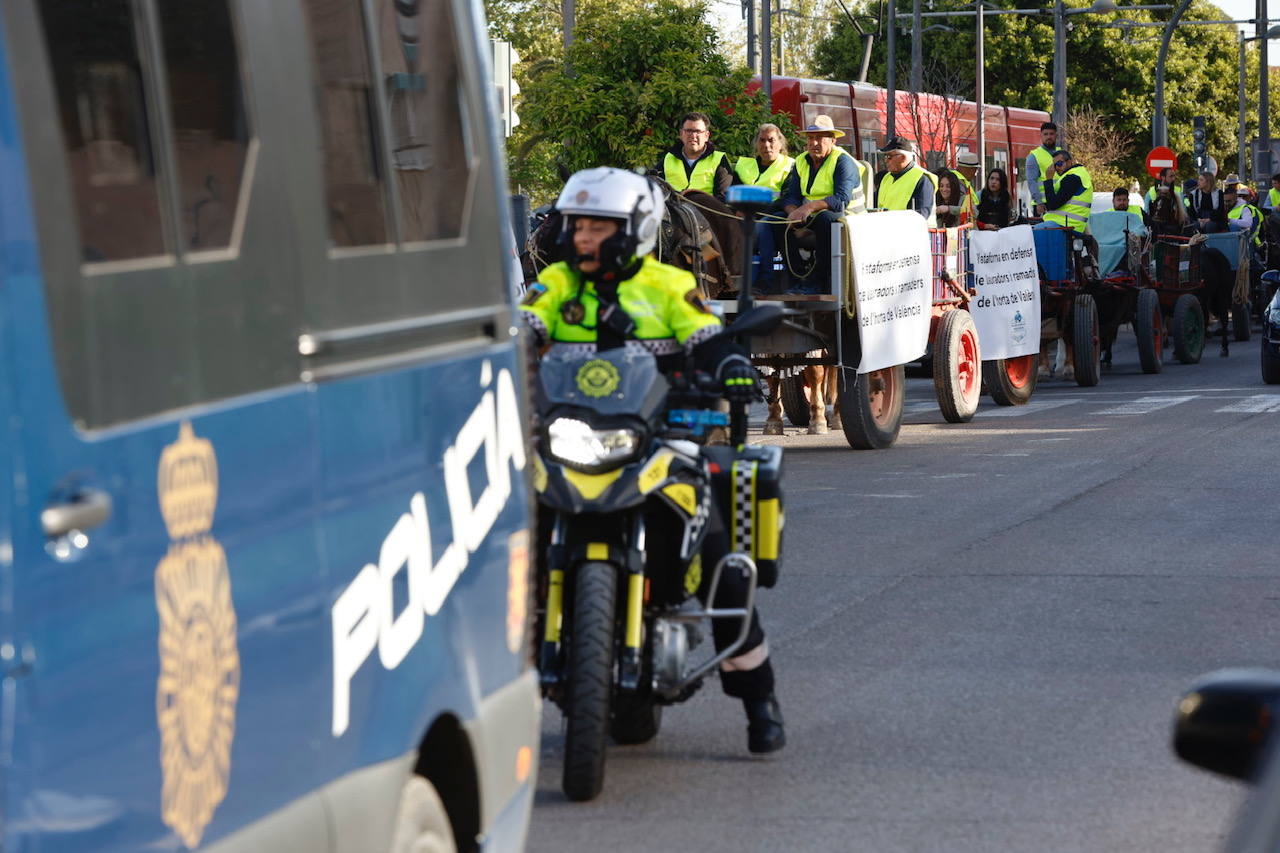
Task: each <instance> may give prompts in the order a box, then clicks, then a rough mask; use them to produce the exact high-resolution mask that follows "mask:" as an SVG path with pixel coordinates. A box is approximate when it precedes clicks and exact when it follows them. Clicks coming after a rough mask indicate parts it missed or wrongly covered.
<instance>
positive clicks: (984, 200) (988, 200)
mask: <svg viewBox="0 0 1280 853" xmlns="http://www.w3.org/2000/svg"><path fill="white" fill-rule="evenodd" d="M1012 221H1013V198H1012V197H1011V196H1010V195H1009V176H1008V175H1006V174H1005V172H1004V169H992V170H991V171H990V172H988V173H987V184H986V186H984V187H983V188H982V192H981V193H979V194H978V227H979V228H981V229H983V230H984V231H995V230H996V229H997V228H1003V227H1004V226H1006V225H1008V224H1009V223H1010V222H1012Z"/></svg>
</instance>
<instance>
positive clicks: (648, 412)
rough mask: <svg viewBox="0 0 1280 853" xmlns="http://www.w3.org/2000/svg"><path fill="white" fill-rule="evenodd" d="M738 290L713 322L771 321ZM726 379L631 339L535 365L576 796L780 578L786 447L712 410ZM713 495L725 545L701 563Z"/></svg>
mask: <svg viewBox="0 0 1280 853" xmlns="http://www.w3.org/2000/svg"><path fill="white" fill-rule="evenodd" d="M735 189H736V188H735ZM749 248H750V247H748V249H749ZM744 299H746V300H747V304H746V305H744V306H743V308H744V310H743V311H742V313H740V314H739V316H738V318H737V319H736V320H735V321H734V323H733V324H732V325H731V326H729V327H727V328H724V329H722V330H721V331H720V332H719V333H718V334H721V335H729V336H734V337H737V338H739V339H742V338H746V337H747V336H751V335H760V334H767V333H768V332H770V331H772V330H773V329H774V328H776V327H777V326H778V324H779V323H780V322H781V320H782V317H783V315H784V313H785V312H784V311H783V309H782V308H781V307H780V306H777V305H772V304H770V305H761V306H758V307H754V308H752V307H751V306H750V301H749V300H750V294H744ZM722 390H723V389H722V388H721V387H720V383H719V382H718V381H716V380H714V379H713V378H712V377H710V376H709V375H707V374H705V373H701V372H699V371H697V370H695V369H694V367H693V364H692V359H691V358H690V359H688V360H687V361H686V367H685V369H683V370H679V371H670V372H669V374H668V375H664V374H663V373H662V372H660V371H659V369H658V363H657V361H656V359H655V357H654V356H653V354H651V353H649V352H647V351H644V350H642V349H639V348H630V347H618V348H614V349H604V350H599V351H597V352H596V353H593V354H589V355H582V354H573V353H568V354H563V355H561V354H557V353H556V352H555V350H554V349H553V350H552V351H550V352H548V353H547V354H546V355H544V356H543V358H542V360H541V362H540V364H539V367H538V376H537V380H536V384H535V391H534V393H535V404H536V411H537V415H538V420H539V427H538V429H537V431H536V435H535V448H536V449H535V453H534V454H533V456H532V461H533V474H534V488H535V490H536V492H537V500H538V502H539V503H540V505H541V507H540V514H541V515H542V516H543V523H542V525H541V526H542V528H543V529H544V531H546V529H547V528H548V527H549V534H547V535H548V538H547V539H546V541H544V542H540V543H539V547H540V550H541V555H540V556H541V557H542V562H541V565H540V571H539V578H538V590H537V595H538V605H539V606H538V608H537V611H538V621H537V626H536V630H537V632H538V633H537V639H538V643H537V649H538V651H537V663H538V669H539V673H540V678H541V683H542V690H543V694H544V695H545V696H546V697H547V698H549V699H551V701H553V702H554V703H555V704H556V705H558V706H559V707H560V709H561V710H562V712H563V713H564V717H565V730H564V731H565V745H564V750H565V756H564V772H563V778H562V788H563V790H564V792H565V794H566V795H567V796H568V797H569V799H571V800H577V801H585V800H590V799H592V798H594V797H595V796H596V795H598V794H599V793H600V791H601V789H602V787H603V784H604V764H605V748H606V742H607V739H608V737H609V736H612V738H613V739H614V740H615V741H616V742H618V743H620V744H639V743H645V742H647V741H649V740H651V739H653V738H654V737H656V736H657V734H658V731H659V728H660V726H661V722H662V709H663V707H664V706H666V705H671V704H674V703H677V702H683V701H685V700H687V699H689V698H690V697H691V696H692V695H693V694H694V693H695V692H696V691H697V689H698V688H699V687H700V686H701V684H702V682H703V680H704V679H705V678H706V677H707V676H708V675H711V674H713V673H714V672H715V670H716V669H717V667H718V666H719V665H720V664H721V663H722V662H723V661H726V660H728V659H730V658H732V657H734V656H735V654H736V653H737V652H738V650H739V649H740V648H741V647H742V645H743V643H744V642H745V641H746V640H747V636H748V632H749V628H750V623H751V614H752V612H753V608H754V603H755V594H756V590H757V587H758V586H772V585H773V581H774V580H775V579H776V575H777V566H778V557H779V551H780V547H781V533H782V525H783V513H782V500H781V494H780V489H779V479H780V473H781V463H782V449H781V448H779V447H749V446H747V445H746V425H747V404H746V403H731V404H730V407H729V408H730V411H729V412H728V413H725V412H723V411H721V410H720V405H719V404H720V401H721V399H722V393H721V392H722ZM717 427H720V428H724V427H728V430H729V434H730V439H731V440H730V445H729V446H709V445H706V444H705V441H706V438H707V436H708V434H709V433H710V432H711V430H713V429H715V428H717ZM712 501H718V506H719V507H721V511H720V513H719V518H721V519H723V520H724V524H725V525H726V526H727V527H728V528H729V529H728V531H727V532H728V534H729V537H728V538H729V542H730V547H729V551H728V553H726V554H725V556H724V557H723V558H721V559H720V560H719V561H718V562H717V563H716V564H715V565H714V566H704V565H703V564H702V549H703V544H704V541H705V540H706V537H707V533H708V528H709V524H710V523H711V522H712V519H713V509H712ZM731 572H732V573H738V574H739V577H740V578H743V579H745V580H746V590H747V592H746V596H745V600H744V601H743V602H742V604H741V606H739V607H716V606H714V602H716V601H717V591H718V590H719V588H720V585H721V583H722V581H723V580H724V579H725V578H726V577H728V576H729V573H731ZM708 573H709V577H704V575H707V574H708ZM700 591H701V593H702V594H701V595H698V593H699V592H700ZM704 602H705V603H704ZM720 620H730V624H735V625H737V626H740V627H739V628H738V630H737V634H736V636H735V639H734V641H733V642H732V643H731V644H729V645H727V646H726V647H725V648H723V649H721V650H720V651H719V652H711V651H703V652H698V646H699V645H700V643H701V642H702V641H703V640H704V637H705V634H706V633H707V632H708V631H709V629H710V625H711V624H712V623H714V622H717V621H720Z"/></svg>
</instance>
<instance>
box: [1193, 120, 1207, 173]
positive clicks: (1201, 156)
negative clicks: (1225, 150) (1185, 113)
mask: <svg viewBox="0 0 1280 853" xmlns="http://www.w3.org/2000/svg"><path fill="white" fill-rule="evenodd" d="M1206 143H1207V137H1206V134H1205V129H1204V116H1196V117H1195V118H1193V119H1191V153H1192V154H1194V155H1195V156H1196V171H1197V172H1199V171H1201V170H1203V169H1204V165H1205V155H1206V154H1208V151H1209V148H1208V145H1207V144H1206Z"/></svg>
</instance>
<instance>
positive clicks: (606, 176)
mask: <svg viewBox="0 0 1280 853" xmlns="http://www.w3.org/2000/svg"><path fill="white" fill-rule="evenodd" d="M662 208H663V201H662V191H661V190H659V189H658V187H657V185H656V184H654V183H653V182H652V181H650V180H649V179H648V178H645V177H642V176H640V175H637V174H635V173H634V172H628V171H626V170H625V169H614V168H612V167H609V166H601V167H599V168H596V169H584V170H583V171H581V172H575V173H574V174H573V176H572V177H570V178H569V181H568V183H566V184H565V185H564V189H563V190H561V191H560V198H559V199H558V200H557V201H556V209H557V210H559V211H560V212H561V213H562V214H564V215H565V217H566V220H565V227H566V228H568V227H569V224H568V223H569V220H568V217H572V216H597V217H600V218H602V219H617V220H619V221H620V222H621V223H622V228H621V230H620V232H619V233H620V234H621V235H622V236H623V238H624V239H625V240H626V243H627V248H628V249H629V250H630V251H629V252H628V254H631V255H635V256H637V257H640V256H643V255H647V254H649V253H650V252H652V251H653V247H654V246H655V245H657V242H658V229H659V228H661V227H662Z"/></svg>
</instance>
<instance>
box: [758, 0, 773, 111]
mask: <svg viewBox="0 0 1280 853" xmlns="http://www.w3.org/2000/svg"><path fill="white" fill-rule="evenodd" d="M769 6H770V3H769V0H760V88H762V89H764V97H765V104H766V106H767V107H768V109H769V111H770V112H772V111H773V15H772V14H771V10H770V8H769Z"/></svg>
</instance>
